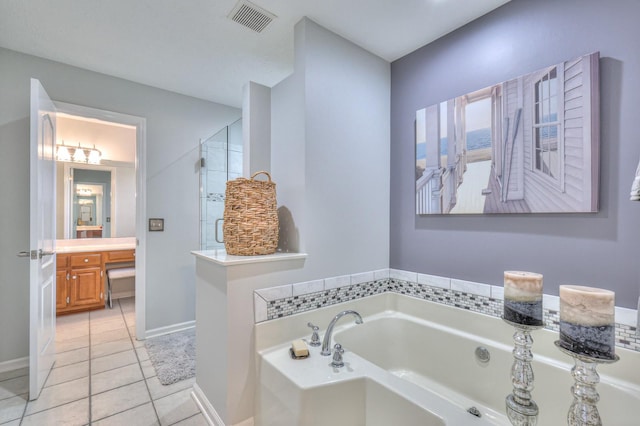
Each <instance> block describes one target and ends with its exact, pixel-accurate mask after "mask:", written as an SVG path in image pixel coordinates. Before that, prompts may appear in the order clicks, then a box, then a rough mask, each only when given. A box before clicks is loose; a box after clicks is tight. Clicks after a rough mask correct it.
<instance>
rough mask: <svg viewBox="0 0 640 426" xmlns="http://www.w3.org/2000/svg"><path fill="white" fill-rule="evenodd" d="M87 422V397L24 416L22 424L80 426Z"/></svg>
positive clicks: (34, 425)
mask: <svg viewBox="0 0 640 426" xmlns="http://www.w3.org/2000/svg"><path fill="white" fill-rule="evenodd" d="M88 423H89V398H85V399H81V400H79V401H75V402H71V403H69V404H65V405H61V406H59V407H56V408H53V409H51V410H45V411H41V412H39V413H36V414H33V415H30V416H25V418H24V419H23V421H22V426H45V425H47V426H49V425H56V426H58V425H64V426H76V425H78V426H80V425H86V424H88Z"/></svg>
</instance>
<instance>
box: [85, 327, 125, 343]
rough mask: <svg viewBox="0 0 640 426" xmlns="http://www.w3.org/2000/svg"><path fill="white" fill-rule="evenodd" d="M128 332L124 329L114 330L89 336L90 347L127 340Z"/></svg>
mask: <svg viewBox="0 0 640 426" xmlns="http://www.w3.org/2000/svg"><path fill="white" fill-rule="evenodd" d="M128 338H129V332H128V331H127V329H126V328H119V329H116V330H107V331H102V332H100V333H96V334H92V335H91V345H99V344H100V343H107V342H113V341H114V340H122V339H128Z"/></svg>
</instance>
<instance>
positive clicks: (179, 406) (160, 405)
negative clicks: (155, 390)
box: [153, 388, 200, 426]
mask: <svg viewBox="0 0 640 426" xmlns="http://www.w3.org/2000/svg"><path fill="white" fill-rule="evenodd" d="M192 390H193V389H192V388H187V389H184V390H181V391H179V392H176V393H174V394H171V395H167V396H165V397H163V398H160V399H157V400H155V401H153V405H155V407H156V411H157V412H158V417H159V418H160V424H161V425H162V426H169V425H172V424H174V423H177V422H179V421H181V420H185V419H188V418H189V417H191V416H193V415H195V414H198V413H200V410H199V409H198V406H197V405H196V403H195V401H194V400H193V398H191V391H192Z"/></svg>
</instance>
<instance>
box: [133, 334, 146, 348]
mask: <svg viewBox="0 0 640 426" xmlns="http://www.w3.org/2000/svg"><path fill="white" fill-rule="evenodd" d="M133 331H134V333H132V334H131V338H132V339H133V347H134V348H142V347H144V340H136V337H135V336H136V334H135V330H133Z"/></svg>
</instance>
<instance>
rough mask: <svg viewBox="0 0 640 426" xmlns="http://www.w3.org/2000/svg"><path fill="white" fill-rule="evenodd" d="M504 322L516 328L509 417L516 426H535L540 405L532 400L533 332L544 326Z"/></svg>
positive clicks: (508, 404)
mask: <svg viewBox="0 0 640 426" xmlns="http://www.w3.org/2000/svg"><path fill="white" fill-rule="evenodd" d="M503 320H504V322H506V323H507V324H509V325H511V326H513V327H514V328H515V330H516V331H515V333H514V334H513V341H514V343H515V345H514V348H513V358H514V360H513V365H512V366H511V383H512V385H513V392H512V393H511V394H510V395H509V396H507V398H506V399H505V402H506V406H507V417H508V418H509V421H510V422H511V424H512V425H514V426H535V425H536V424H537V422H538V404H536V402H535V401H534V400H533V399H532V398H531V391H532V390H533V378H534V377H533V368H532V367H531V360H532V359H533V354H532V353H531V346H533V338H532V337H531V332H532V331H533V330H538V329H540V328H542V327H543V326H542V325H524V324H519V323H514V322H511V321H509V320H506V319H504V318H503Z"/></svg>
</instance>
